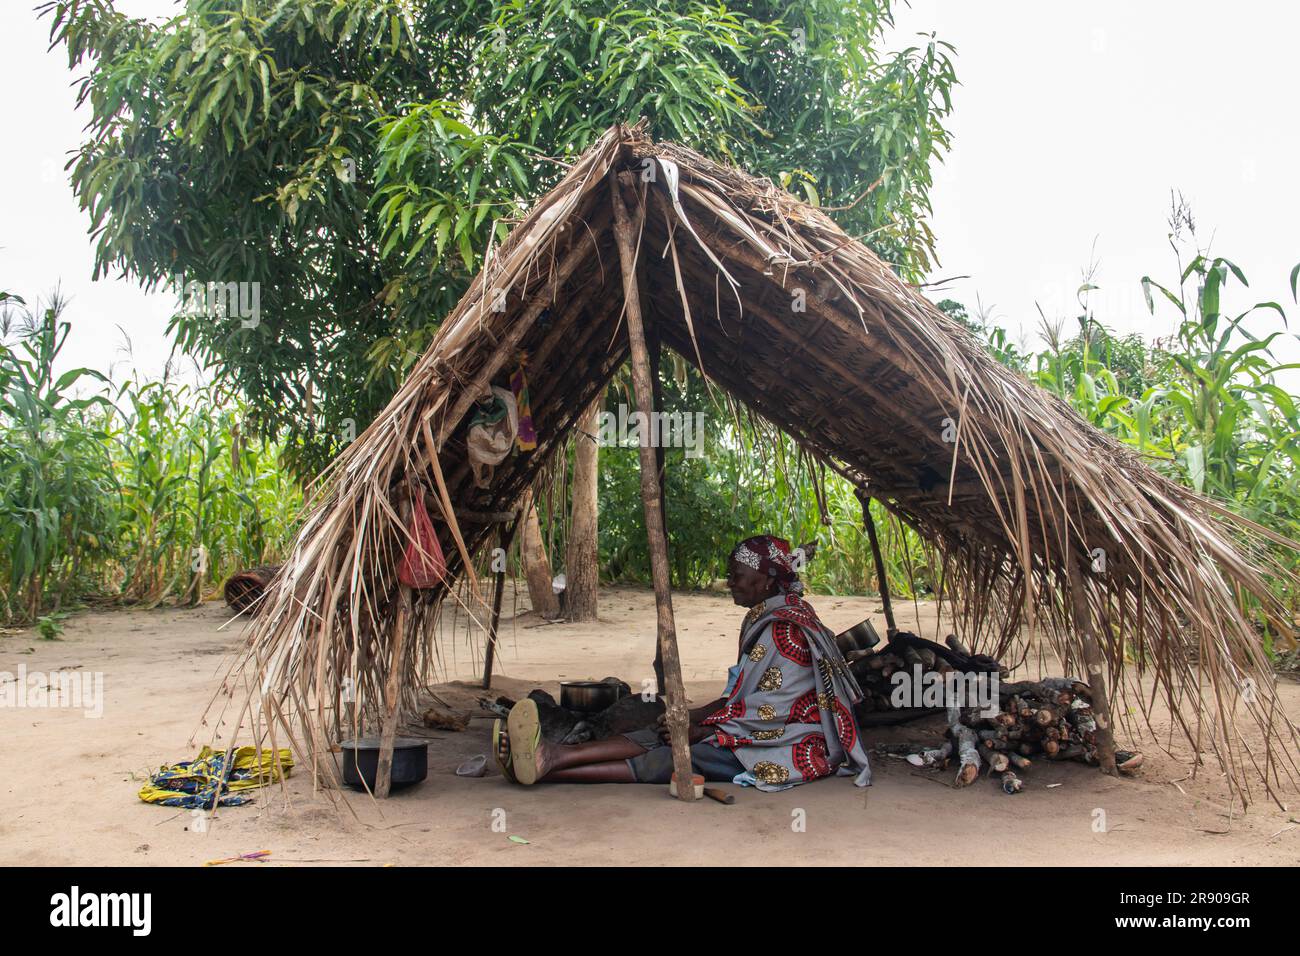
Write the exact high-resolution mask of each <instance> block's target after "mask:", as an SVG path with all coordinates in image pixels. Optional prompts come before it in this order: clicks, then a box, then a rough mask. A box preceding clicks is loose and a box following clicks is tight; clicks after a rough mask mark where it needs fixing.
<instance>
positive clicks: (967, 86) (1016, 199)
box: [0, 0, 1300, 391]
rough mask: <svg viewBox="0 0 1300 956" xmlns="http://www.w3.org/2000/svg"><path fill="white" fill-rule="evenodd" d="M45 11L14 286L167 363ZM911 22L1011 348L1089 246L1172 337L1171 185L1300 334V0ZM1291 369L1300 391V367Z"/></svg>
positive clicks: (949, 233)
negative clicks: (122, 256) (101, 268)
mask: <svg viewBox="0 0 1300 956" xmlns="http://www.w3.org/2000/svg"><path fill="white" fill-rule="evenodd" d="M33 5H34V3H29V0H6V2H5V3H4V4H3V5H2V7H0V30H2V31H3V36H4V38H5V41H6V43H5V55H4V56H3V57H0V102H2V103H3V116H4V127H5V132H6V134H7V135H6V139H7V144H6V148H5V149H4V150H3V151H0V288H2V289H7V290H9V291H13V292H18V293H20V294H22V295H24V296H25V297H26V298H27V299H28V301H29V302H30V301H31V300H32V299H33V298H35V297H37V296H42V297H43V296H44V295H45V294H46V293H47V292H48V291H49V290H51V289H52V288H54V287H55V286H56V285H61V286H62V289H63V292H64V293H65V295H67V296H69V297H70V298H71V300H72V302H71V306H70V308H69V310H68V312H67V313H66V317H67V318H68V319H70V320H71V322H72V325H73V332H72V335H71V337H70V339H69V342H68V346H67V348H66V350H65V354H64V356H63V362H62V363H61V364H62V365H63V367H65V368H66V367H69V366H71V365H73V364H76V365H89V366H92V367H96V368H99V369H101V370H102V369H106V367H107V366H108V365H109V364H110V363H118V371H119V372H121V371H124V368H123V366H122V364H121V363H123V362H125V361H127V359H126V357H125V355H124V353H123V352H122V351H121V348H122V345H123V331H122V330H125V333H126V334H127V335H129V336H130V339H131V341H132V346H133V359H132V361H133V362H134V364H135V365H136V366H137V367H138V368H139V369H140V370H141V371H142V372H144V373H146V374H157V373H159V372H160V371H161V369H162V366H163V363H164V361H165V359H166V357H167V355H168V353H169V351H170V344H169V343H168V341H167V340H166V337H165V335H164V328H165V326H166V321H167V317H168V315H169V314H170V311H171V309H172V306H173V300H172V299H171V297H169V296H165V295H152V296H149V295H145V294H144V293H143V292H141V291H140V290H139V289H138V288H137V287H136V286H135V285H134V284H132V283H130V282H127V281H124V280H120V279H116V278H109V279H101V280H100V281H98V282H91V280H90V275H91V268H92V251H91V243H90V240H89V238H88V236H87V220H86V218H85V215H84V214H83V213H82V212H81V211H80V210H78V208H77V205H76V201H75V200H74V198H73V196H72V193H71V190H70V188H69V187H68V185H67V182H66V177H65V174H64V173H63V170H62V166H63V163H64V161H65V158H66V153H67V151H68V150H70V149H72V148H74V147H75V146H76V144H77V143H78V142H79V141H80V136H81V126H82V124H83V123H84V117H83V116H80V115H78V114H77V113H76V112H75V111H74V109H73V103H74V92H73V90H72V89H71V87H70V81H71V79H72V77H71V75H70V74H69V73H68V71H67V69H66V66H65V62H64V59H63V56H62V53H61V51H55V52H53V53H47V52H46V49H45V47H46V33H47V30H48V26H47V25H46V24H45V23H44V21H40V22H38V21H37V18H36V16H35V14H34V13H33V12H32V11H31V10H30V9H29V7H30V6H33ZM118 8H119V9H121V10H124V11H127V12H130V13H133V14H143V15H165V14H168V13H169V12H170V11H172V10H174V9H175V6H174V4H173V3H171V2H169V0H119V2H118ZM896 14H897V21H898V28H897V31H896V32H895V35H894V36H893V37H892V38H891V44H892V45H894V46H899V47H901V46H902V45H905V44H907V43H909V42H911V41H912V39H913V35H914V34H916V33H918V32H929V31H936V32H937V33H938V36H939V38H941V39H944V40H947V41H948V42H950V43H952V44H953V45H954V46H956V48H957V53H956V64H957V74H958V78H959V80H960V83H961V85H960V86H959V87H958V88H957V90H956V92H955V94H954V106H955V110H954V113H953V116H952V117H951V120H950V127H951V130H952V133H953V149H952V152H951V154H950V155H949V156H948V157H947V160H946V162H945V163H944V164H943V165H942V166H940V167H938V168H937V169H936V172H935V186H934V189H933V191H932V194H931V198H932V202H933V205H934V217H933V222H932V224H933V228H934V231H935V233H936V235H937V236H938V243H939V245H938V252H939V259H940V266H939V268H937V269H936V270H935V273H934V275H933V276H932V278H941V277H948V276H959V275H960V276H969V278H966V279H961V280H958V281H955V282H953V283H952V284H951V286H950V288H949V289H948V291H946V292H944V293H935V294H934V297H935V298H939V297H941V296H942V295H947V296H949V297H951V298H956V299H958V300H960V301H963V302H965V303H966V304H967V305H968V307H970V308H971V309H972V311H973V310H974V308H975V302H976V294H977V293H978V295H979V297H980V299H981V300H982V302H983V304H984V306H985V307H986V308H988V307H991V308H992V314H993V317H994V318H995V320H997V321H998V323H999V324H1001V325H1003V326H1005V327H1006V328H1007V329H1008V331H1009V332H1010V333H1011V334H1012V337H1013V338H1015V339H1017V340H1019V341H1020V342H1022V343H1023V344H1026V345H1029V346H1031V347H1033V346H1036V345H1037V344H1038V339H1037V331H1036V330H1037V325H1038V313H1037V309H1036V305H1040V306H1041V307H1042V309H1043V311H1044V312H1046V313H1047V315H1048V316H1050V317H1058V316H1073V315H1074V314H1075V312H1076V311H1077V310H1076V309H1075V307H1074V294H1075V290H1076V289H1077V287H1078V286H1079V284H1080V282H1081V278H1080V270H1081V269H1082V268H1083V267H1084V266H1085V265H1087V263H1088V261H1089V259H1090V257H1091V256H1092V254H1093V249H1094V244H1095V256H1096V260H1097V261H1098V263H1099V268H1098V271H1097V273H1096V276H1095V278H1094V280H1093V281H1094V282H1095V283H1096V284H1097V285H1099V286H1100V287H1101V289H1100V291H1099V292H1097V293H1094V303H1095V305H1096V307H1097V314H1098V316H1099V317H1100V318H1101V319H1102V321H1104V322H1105V323H1106V324H1108V325H1110V326H1111V327H1113V328H1116V329H1118V330H1120V331H1137V332H1141V333H1142V334H1143V335H1144V336H1146V337H1147V338H1152V337H1155V336H1158V335H1168V334H1169V333H1170V332H1171V331H1172V329H1173V326H1174V319H1173V313H1172V310H1170V309H1163V310H1160V309H1158V311H1157V314H1156V316H1155V317H1151V316H1149V315H1148V314H1147V312H1146V308H1145V305H1144V304H1143V299H1142V292H1141V287H1140V285H1139V279H1140V278H1141V276H1143V275H1144V274H1150V275H1152V276H1153V277H1154V278H1156V279H1157V280H1158V281H1165V282H1167V283H1168V282H1172V281H1173V280H1174V263H1173V259H1172V255H1171V253H1170V251H1169V248H1168V245H1167V242H1166V238H1165V236H1166V225H1165V219H1166V215H1167V212H1168V206H1169V193H1170V190H1171V189H1178V190H1181V191H1182V193H1183V194H1184V195H1185V196H1186V197H1187V198H1188V199H1189V200H1190V202H1191V204H1192V208H1193V211H1194V213H1195V215H1196V218H1197V220H1198V226H1199V228H1200V233H1201V238H1202V240H1203V241H1209V240H1211V239H1212V240H1213V246H1212V249H1213V251H1215V252H1217V253H1219V254H1222V255H1225V256H1227V257H1228V258H1230V259H1232V260H1233V261H1235V262H1236V263H1237V264H1238V265H1239V266H1240V267H1241V268H1242V269H1243V270H1244V271H1245V273H1246V275H1247V277H1248V278H1249V279H1250V281H1251V288H1250V289H1249V290H1245V291H1242V292H1234V293H1233V294H1232V295H1231V297H1229V298H1227V300H1226V303H1227V306H1228V307H1229V308H1234V309H1236V308H1245V307H1246V306H1248V305H1250V304H1251V303H1253V302H1255V301H1268V300H1274V301H1277V302H1279V303H1281V304H1282V305H1283V307H1284V308H1285V309H1286V310H1287V313H1288V315H1289V317H1290V318H1291V320H1292V323H1293V327H1294V328H1295V329H1296V330H1297V331H1300V306H1297V305H1296V304H1295V303H1294V302H1293V301H1292V299H1291V293H1290V289H1289V287H1288V283H1287V277H1288V275H1289V272H1290V269H1291V267H1292V266H1293V265H1294V264H1295V263H1297V262H1300V228H1298V225H1300V190H1298V189H1297V185H1296V175H1295V170H1296V168H1297V159H1298V156H1300V125H1298V124H1297V108H1296V100H1295V98H1296V95H1297V92H1300V83H1297V70H1298V67H1297V59H1298V58H1297V55H1296V37H1297V36H1300V7H1296V6H1293V5H1289V4H1288V5H1282V4H1276V3H1266V2H1242V3H1237V4H1233V5H1231V6H1230V7H1225V6H1224V5H1223V4H1221V3H1210V2H1190V0H1181V2H1172V0H1170V2H1165V0H1147V2H1143V3H1132V2H1116V0H1091V2H1089V3H1087V4H1069V5H1067V4H1063V3H1044V2H1041V0H1036V2H1020V0H1014V2H1013V0H998V2H987V0H978V2H977V0H913V3H912V4H911V6H910V7H903V6H900V7H899V8H898V9H897V11H896ZM119 327H120V329H119ZM1274 327H1277V328H1280V323H1279V322H1275V321H1274V320H1273V319H1272V318H1270V317H1269V314H1268V313H1262V314H1261V315H1260V317H1259V320H1258V322H1257V323H1256V324H1254V325H1253V326H1252V328H1253V329H1254V330H1255V331H1256V333H1257V334H1261V333H1262V332H1263V331H1265V330H1266V329H1270V330H1271V329H1272V328H1274ZM1284 338H1285V342H1282V341H1281V340H1279V345H1278V347H1277V348H1276V349H1275V354H1277V356H1278V358H1279V359H1280V360H1285V361H1292V362H1300V341H1297V340H1296V339H1295V338H1294V337H1293V336H1292V335H1289V334H1288V335H1287V336H1285V337H1284ZM1284 381H1285V382H1286V384H1288V385H1289V386H1290V387H1291V390H1292V391H1296V390H1297V385H1298V384H1300V377H1298V376H1294V375H1287V376H1286V377H1285V379H1284Z"/></svg>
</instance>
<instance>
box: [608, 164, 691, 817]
mask: <svg viewBox="0 0 1300 956" xmlns="http://www.w3.org/2000/svg"><path fill="white" fill-rule="evenodd" d="M609 187H610V197H611V199H612V201H613V204H614V236H615V238H616V239H617V241H618V258H619V262H620V264H621V265H622V268H623V298H624V304H625V305H626V309H627V335H628V339H629V341H630V342H631V346H632V388H633V391H634V393H635V398H636V406H637V411H639V412H641V413H642V414H643V415H644V416H645V421H647V422H648V421H649V420H650V412H651V411H652V406H653V404H654V388H653V386H652V384H651V381H650V357H649V351H648V350H647V348H646V342H645V327H644V326H643V324H642V321H641V299H640V291H639V289H638V286H637V278H636V252H635V249H636V236H635V235H634V233H633V227H632V222H631V220H630V219H629V217H628V213H627V207H626V205H624V202H623V196H622V192H621V191H620V189H619V183H618V178H617V176H616V175H615V174H613V173H611V174H610V178H609ZM641 215H644V212H642V214H641ZM638 224H640V223H638ZM640 453H641V503H642V505H643V506H644V508H645V524H646V537H647V539H648V540H647V544H648V546H649V548H650V573H651V576H652V577H653V578H654V588H655V610H656V612H657V616H658V631H659V647H660V649H661V650H662V652H663V666H664V682H665V685H666V686H665V687H662V688H660V691H661V692H662V693H664V696H665V704H666V711H667V724H668V733H669V739H670V741H671V742H672V748H673V770H674V772H675V773H676V774H677V779H678V780H684V781H689V780H690V779H691V752H690V716H689V714H687V712H686V689H685V687H683V685H682V664H681V658H680V657H679V656H678V653H677V631H676V627H675V625H674V621H673V598H672V591H671V589H670V588H669V582H668V548H667V538H665V537H664V516H663V500H662V498H661V497H660V493H659V466H658V462H657V461H656V460H655V450H654V449H653V448H651V447H650V443H649V442H645V441H643V442H641V448H640ZM677 798H678V799H679V800H694V799H695V788H694V787H692V786H689V785H687V786H680V787H678V788H677Z"/></svg>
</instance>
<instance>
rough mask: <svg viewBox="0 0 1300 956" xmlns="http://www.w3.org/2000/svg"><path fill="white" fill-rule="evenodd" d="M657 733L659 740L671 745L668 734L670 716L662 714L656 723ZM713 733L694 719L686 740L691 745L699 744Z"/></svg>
mask: <svg viewBox="0 0 1300 956" xmlns="http://www.w3.org/2000/svg"><path fill="white" fill-rule="evenodd" d="M655 732H656V733H658V734H659V739H660V740H662V741H663V742H664V743H666V744H667V743H671V742H672V740H671V735H670V734H669V732H668V715H667V714H660V715H659V719H658V720H656V721H655ZM712 733H713V731H712V730H711V729H710V728H708V727H705V726H702V725H701V724H700V723H699V722H697V721H696V720H694V719H692V720H691V722H690V725H689V726H688V728H687V734H686V740H687V742H688V743H690V744H698V743H699V742H700V741H701V740H704V739H705V738H706V737H708V736H710V735H711V734H712Z"/></svg>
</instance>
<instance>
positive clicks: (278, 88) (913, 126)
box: [42, 0, 954, 471]
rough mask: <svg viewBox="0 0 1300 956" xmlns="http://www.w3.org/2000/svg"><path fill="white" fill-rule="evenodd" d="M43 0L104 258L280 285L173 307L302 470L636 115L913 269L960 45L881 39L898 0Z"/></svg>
mask: <svg viewBox="0 0 1300 956" xmlns="http://www.w3.org/2000/svg"><path fill="white" fill-rule="evenodd" d="M42 10H43V13H44V14H45V15H46V16H48V17H49V21H50V25H51V38H52V41H53V42H54V44H56V45H59V46H61V47H63V49H64V50H65V51H66V52H67V55H68V57H69V62H70V65H71V66H72V67H73V68H74V69H85V70H87V71H88V72H87V73H86V75H85V78H84V79H83V81H82V82H81V86H80V98H81V100H82V101H83V102H84V103H86V104H88V105H89V107H90V123H89V126H88V130H87V138H86V141H85V143H84V144H83V145H82V147H81V149H80V151H79V153H78V154H77V155H76V156H75V157H74V159H73V161H72V163H71V167H72V182H73V186H74V188H75V190H76V192H77V195H78V196H79V198H80V201H81V204H82V206H83V208H84V209H85V210H86V212H87V213H88V214H89V216H90V220H91V223H92V228H93V230H94V233H95V236H96V239H97V242H98V245H97V271H98V272H99V273H101V274H103V273H107V272H110V271H113V270H120V271H121V272H122V273H124V274H126V275H129V276H132V277H135V278H137V279H138V280H140V281H141V282H143V283H145V284H147V285H149V286H160V285H162V284H163V283H167V282H173V281H176V280H177V279H179V280H180V281H181V282H198V283H204V284H206V283H222V284H224V283H238V282H244V283H258V288H260V315H259V317H258V321H256V322H255V323H253V324H251V325H250V324H249V323H246V322H240V321H236V320H235V318H236V317H234V316H231V315H229V314H228V313H222V312H221V311H220V310H208V311H206V312H201V313H200V314H197V315H195V314H186V313H184V312H181V313H178V315H177V316H176V318H175V319H174V321H173V323H172V331H173V332H174V333H175V336H176V341H177V343H178V345H179V346H181V347H182V348H183V349H185V350H187V351H189V352H190V353H191V354H193V355H195V356H197V357H199V358H200V359H201V360H202V361H204V362H206V363H210V364H211V366H212V367H213V368H214V369H215V371H216V373H217V374H218V375H219V376H220V377H221V380H222V381H223V382H224V383H226V384H228V385H231V386H234V387H235V388H237V389H238V390H239V391H241V392H242V393H243V394H244V395H245V396H247V398H248V399H249V401H250V402H251V403H253V406H254V409H255V411H256V413H257V417H258V423H259V425H260V427H261V428H262V429H263V433H264V434H266V435H272V434H275V435H279V434H282V433H283V434H285V435H287V439H288V442H289V452H290V454H291V455H292V456H293V457H294V460H295V461H296V463H297V465H298V467H299V470H300V471H312V470H314V469H316V468H317V467H319V466H320V465H321V464H322V463H323V462H324V461H326V460H327V459H328V457H329V456H330V454H332V453H333V451H335V450H336V449H337V447H338V445H339V443H340V442H341V441H342V436H343V434H344V432H345V431H347V430H348V422H349V420H351V422H352V424H353V427H355V428H357V429H360V428H363V427H364V426H365V424H366V423H367V422H368V421H369V420H370V418H371V417H372V416H373V415H374V414H375V413H376V412H377V410H378V409H379V408H381V407H382V406H383V404H384V403H385V402H386V401H387V399H388V397H389V396H390V395H391V394H392V391H393V390H394V388H395V386H396V383H397V382H398V381H399V380H400V378H401V376H402V374H403V372H404V371H405V369H406V368H408V367H409V365H410V363H411V362H412V361H413V360H414V358H415V357H416V356H417V355H418V354H419V353H420V352H421V351H422V350H423V348H424V346H425V345H426V344H427V342H428V341H429V338H430V337H431V335H432V333H433V331H434V330H436V328H437V326H438V324H439V323H440V321H441V320H442V318H443V317H444V316H445V315H446V314H447V312H448V311H449V309H450V308H451V306H452V304H453V303H454V302H455V301H457V299H458V298H459V297H460V295H461V294H462V292H463V290H464V289H465V287H466V285H467V283H468V280H469V277H470V276H471V275H472V274H473V272H474V270H475V269H476V268H477V266H478V264H479V262H480V261H481V258H482V256H483V255H484V253H485V251H486V250H487V248H488V245H489V242H490V241H492V239H493V238H494V237H495V238H500V237H501V236H502V235H504V232H505V229H506V225H507V224H508V222H509V221H510V220H511V219H512V218H513V217H517V216H518V215H519V214H520V212H521V210H522V208H523V206H524V204H525V203H526V202H527V201H529V200H530V199H531V198H532V197H534V196H536V195H538V194H539V193H541V192H542V191H543V190H544V189H546V188H547V187H548V186H550V185H552V184H553V183H554V182H555V181H556V180H557V179H558V177H559V176H560V175H562V172H563V165H562V164H563V162H564V161H565V160H566V159H571V158H572V157H573V156H574V155H575V154H576V153H577V152H578V151H580V150H582V149H583V148H585V147H586V146H588V145H589V144H590V143H591V142H592V140H593V138H594V137H595V136H596V135H598V134H599V133H600V132H601V131H602V130H604V129H605V128H606V127H608V126H609V125H610V124H611V123H613V122H616V121H631V120H636V119H637V118H638V117H641V116H644V117H646V118H647V119H648V120H649V121H650V131H651V133H652V135H654V136H655V137H660V138H668V139H674V140H678V141H680V142H683V143H686V144H687V145H690V146H693V147H695V148H697V149H700V150H701V151H703V152H705V153H707V154H709V155H712V156H715V157H720V158H725V159H729V160H732V161H734V162H737V163H740V164H742V165H744V166H745V167H747V168H750V169H752V170H754V171H756V172H760V173H765V174H767V175H770V176H772V177H773V178H774V179H777V180H779V181H780V182H782V183H784V184H787V185H789V186H790V187H791V188H792V189H795V190H796V191H798V192H800V193H802V194H803V195H805V196H806V197H807V198H808V199H809V200H811V201H813V202H818V203H825V204H827V205H830V206H836V207H843V208H839V209H838V211H837V212H836V216H837V218H839V220H840V221H841V222H842V223H844V225H845V227H846V229H848V230H849V231H851V232H855V233H859V234H868V233H870V241H871V242H872V243H873V244H874V245H875V246H876V247H877V248H878V249H879V250H880V251H881V252H882V253H883V254H884V255H885V256H886V257H887V258H888V259H889V260H890V261H892V262H895V263H897V264H898V266H899V268H900V269H901V270H902V271H903V272H904V273H905V274H907V275H909V276H914V275H919V274H920V273H921V272H922V271H924V269H925V267H926V266H927V264H928V256H929V250H930V248H931V241H932V237H931V235H930V232H929V229H928V227H927V226H926V223H925V215H926V213H927V212H928V211H929V205H928V201H927V198H926V196H927V191H928V188H929V186H930V165H931V160H932V159H933V158H934V157H936V156H937V155H939V154H940V153H941V152H942V151H943V150H944V148H945V147H946V145H947V141H948V140H947V134H946V132H945V131H944V128H943V125H942V122H943V119H944V117H945V116H946V115H947V113H948V110H949V108H950V103H949V91H950V88H951V86H952V84H953V83H954V77H953V70H952V65H951V62H950V60H949V56H948V53H949V48H948V47H947V46H946V45H945V44H943V43H941V42H937V41H934V40H929V41H927V42H926V43H924V45H922V46H918V47H913V48H909V49H907V50H905V51H903V52H901V53H898V54H889V55H885V54H881V53H880V52H878V51H879V49H880V46H881V42H880V41H881V36H882V33H883V31H884V30H885V29H887V28H888V27H889V25H890V13H889V4H888V2H887V0H808V2H803V3H795V4H790V3H776V2H750V3H736V2H727V0H715V2H699V0H640V2H636V3H619V4H609V3H607V2H602V3H595V2H585V0H528V2H524V0H493V2H482V3H467V2H463V0H452V2H444V0H437V2H433V0H409V2H407V0H403V2H397V0H346V2H344V0H189V2H188V3H187V4H186V5H185V7H184V9H183V11H182V12H181V13H180V14H179V15H177V16H176V17H175V18H173V19H172V20H170V21H168V22H166V23H163V24H153V23H148V22H144V21H138V20H133V19H130V18H128V17H126V16H123V15H122V14H120V13H119V12H117V11H116V10H115V9H114V7H113V5H112V3H111V0H58V2H50V3H46V4H44V5H43V7H42ZM873 186H874V188H870V187H873Z"/></svg>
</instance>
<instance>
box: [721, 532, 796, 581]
mask: <svg viewBox="0 0 1300 956" xmlns="http://www.w3.org/2000/svg"><path fill="white" fill-rule="evenodd" d="M731 557H732V559H733V560H735V561H739V562H740V563H741V564H743V565H744V566H745V567H747V568H753V569H754V570H755V571H757V572H759V573H760V574H765V575H767V576H768V577H769V578H772V579H774V580H775V581H776V585H777V587H778V588H780V589H781V592H782V593H783V594H785V593H790V592H793V593H795V594H802V593H803V582H802V581H800V580H799V573H798V571H796V570H795V565H796V562H797V558H796V555H795V553H793V552H791V551H790V542H789V541H786V540H785V539H784V538H778V537H776V536H775V535H770V534H756V535H754V536H753V537H752V538H746V539H745V540H744V541H742V542H740V544H738V545H736V547H735V548H734V549H732V552H731Z"/></svg>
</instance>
